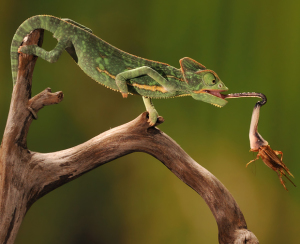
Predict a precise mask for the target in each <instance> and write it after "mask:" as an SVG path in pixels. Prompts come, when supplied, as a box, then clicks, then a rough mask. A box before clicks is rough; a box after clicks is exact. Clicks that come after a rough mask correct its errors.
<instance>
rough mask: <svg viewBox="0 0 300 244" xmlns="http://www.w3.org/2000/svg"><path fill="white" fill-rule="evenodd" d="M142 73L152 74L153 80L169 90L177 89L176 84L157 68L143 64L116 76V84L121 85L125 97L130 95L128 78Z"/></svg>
mask: <svg viewBox="0 0 300 244" xmlns="http://www.w3.org/2000/svg"><path fill="white" fill-rule="evenodd" d="M142 75H148V76H150V77H151V78H152V79H153V80H155V81H156V82H157V83H159V84H160V85H162V86H163V87H164V88H165V89H166V90H167V91H168V92H172V91H175V89H176V86H175V85H174V84H172V83H170V82H169V81H167V80H166V79H165V78H164V77H162V76H161V75H160V74H159V73H158V72H157V71H156V70H154V69H152V68H150V67H148V66H142V67H139V68H136V69H131V70H127V71H124V72H122V73H120V74H118V75H117V76H116V84H117V86H118V87H119V89H120V91H121V93H122V96H123V97H124V98H126V97H127V96H128V86H127V83H126V80H129V79H133V78H136V77H139V76H142Z"/></svg>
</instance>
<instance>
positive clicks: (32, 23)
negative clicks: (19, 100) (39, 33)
mask: <svg viewBox="0 0 300 244" xmlns="http://www.w3.org/2000/svg"><path fill="white" fill-rule="evenodd" d="M60 22H61V19H59V18H57V17H54V16H50V15H37V16H33V17H31V18H29V19H27V20H25V21H24V22H23V23H22V24H21V25H20V27H19V28H18V29H17V31H16V33H15V35H14V37H13V39H12V42H11V49H10V59H11V71H12V78H13V85H15V84H16V81H17V74H18V65H19V55H18V48H19V46H20V45H21V43H22V41H23V39H24V37H25V36H26V35H28V34H29V33H30V32H31V31H33V30H35V29H45V30H48V31H50V32H52V33H54V32H55V31H56V29H57V28H58V25H59V23H60Z"/></svg>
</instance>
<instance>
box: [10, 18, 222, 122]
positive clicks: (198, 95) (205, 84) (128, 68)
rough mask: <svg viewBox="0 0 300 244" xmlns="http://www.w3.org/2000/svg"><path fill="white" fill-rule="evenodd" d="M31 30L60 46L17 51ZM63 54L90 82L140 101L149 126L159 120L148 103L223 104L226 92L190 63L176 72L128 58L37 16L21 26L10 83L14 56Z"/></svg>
mask: <svg viewBox="0 0 300 244" xmlns="http://www.w3.org/2000/svg"><path fill="white" fill-rule="evenodd" d="M35 29H45V30H47V31H50V32H52V33H53V36H54V38H56V39H57V40H58V43H57V45H56V47H55V48H54V49H53V50H51V51H49V52H48V51H46V50H44V49H43V48H41V47H38V46H37V45H31V46H22V47H20V45H21V43H22V41H23V38H24V37H25V36H26V35H27V34H29V33H30V32H31V31H33V30H35ZM64 50H66V51H67V52H68V53H69V54H70V55H71V57H72V58H73V59H74V61H75V62H76V63H77V64H78V65H79V67H80V68H81V69H82V70H83V71H84V72H85V73H86V74H87V75H88V76H90V77H91V78H92V79H94V80H95V81H97V82H99V83H101V84H102V85H104V86H105V87H107V88H110V89H112V90H114V91H118V92H121V93H122V95H123V97H127V95H128V94H137V95H141V96H142V97H143V100H144V103H145V106H146V109H147V111H148V112H149V123H150V125H154V124H155V123H156V119H157V116H158V113H157V111H156V110H155V108H154V106H153V104H152V101H151V99H152V98H172V97H180V96H192V97H193V98H194V99H196V100H201V101H204V102H207V103H210V104H213V105H215V106H218V107H222V106H224V105H225V104H226V103H227V101H225V100H224V95H222V94H221V93H220V92H223V91H226V90H228V88H227V87H226V86H225V85H224V83H223V82H222V81H221V80H220V79H219V77H218V75H217V74H216V73H215V72H214V71H212V70H208V69H206V68H205V66H203V65H202V64H200V63H198V62H196V61H195V60H193V59H191V58H182V59H181V60H180V66H181V68H180V69H177V68H175V67H172V66H170V65H168V64H165V63H161V62H156V61H152V60H147V59H144V58H141V57H137V56H134V55H132V54H129V53H126V52H124V51H122V50H120V49H118V48H116V47H114V46H112V45H110V44H109V43H107V42H105V41H103V40H102V39H100V38H99V37H97V36H95V35H94V34H93V33H92V31H91V30H90V29H89V28H87V27H85V26H83V25H81V24H79V23H77V22H75V21H73V20H70V19H60V18H57V17H54V16H49V15H38V16H34V17H31V18H29V19H27V20H26V21H24V22H23V23H22V24H21V25H20V27H19V28H18V29H17V31H16V33H15V35H14V37H13V40H12V44H11V66H12V77H13V83H14V84H15V83H16V80H17V72H18V53H26V54H30V55H36V56H38V57H41V58H42V59H44V60H46V61H48V62H51V63H52V62H56V61H57V60H58V58H59V57H60V55H61V54H62V52H63V51H64Z"/></svg>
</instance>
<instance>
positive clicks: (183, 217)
mask: <svg viewBox="0 0 300 244" xmlns="http://www.w3.org/2000/svg"><path fill="white" fill-rule="evenodd" d="M299 13H300V2H299V1H289V0H287V1H279V0H277V1H274V0H273V1H271V0H262V1H258V0H251V1H250V0H245V1H239V0H226V1H225V0H206V1H204V0H186V1H174V0H151V1H141V0H126V1H124V0H115V1H114V0H110V1H109V0H99V1H95V0H85V1H79V0H73V1H65V0H59V1H58V0H52V1H36V0H34V1H30V0H29V1H26V3H25V2H22V1H16V0H1V2H0V33H1V40H0V42H1V49H0V57H1V58H0V74H1V82H0V129H1V133H2V132H3V130H4V127H5V123H6V118H7V113H8V109H9V104H10V97H11V92H12V81H11V73H10V58H9V50H10V42H11V39H12V36H13V34H14V32H15V30H16V29H17V28H18V26H19V25H20V24H21V23H22V22H23V21H24V20H25V19H27V18H28V17H31V16H33V15H37V14H49V15H54V16H58V17H64V18H70V19H74V20H75V21H77V22H79V23H82V24H84V25H86V26H88V27H90V28H91V29H92V30H93V31H94V33H95V34H96V35H97V36H99V37H101V38H102V39H104V40H106V41H107V42H109V43H111V44H113V45H114V46H117V47H118V48H120V49H123V50H125V51H127V52H130V53H132V54H135V55H138V56H142V57H145V58H148V59H152V60H158V61H161V62H165V63H169V64H171V65H173V66H176V67H179V63H178V60H179V59H180V58H182V57H191V58H193V59H196V60H197V61H199V62H200V63H202V64H204V65H205V66H206V67H208V68H209V69H212V70H214V71H216V72H217V73H218V75H219V76H220V78H221V79H222V81H224V82H225V84H226V85H227V86H228V87H229V88H230V92H246V91H249V92H252V91H255V92H263V93H265V94H266V95H267V97H268V103H267V105H266V106H264V107H263V108H262V109H261V121H260V124H259V132H260V133H261V134H262V135H263V137H264V138H265V139H266V140H268V141H269V143H270V145H271V146H272V148H273V149H277V150H282V151H283V152H284V162H285V163H286V165H287V166H288V167H289V168H290V170H291V172H292V173H293V174H294V175H295V177H296V178H295V183H296V185H299V186H300V181H299V179H300V164H299V159H298V157H299V141H300V139H299V135H300V127H299V115H300V111H299V106H298V105H297V104H298V103H299V88H300V82H299V80H298V77H299V75H298V72H299V65H300V14H299ZM55 43H56V42H55V40H54V39H53V38H52V37H51V35H50V34H49V33H46V35H45V40H44V47H45V48H46V49H48V50H50V49H51V48H52V47H53V46H54V45H55ZM46 87H51V88H52V90H53V91H58V90H61V91H63V92H64V94H65V98H64V101H63V102H62V103H61V104H59V105H55V106H51V107H46V108H44V109H43V110H42V111H40V112H39V119H38V120H37V121H35V122H34V123H33V124H32V126H31V129H30V133H29V138H28V140H29V141H28V146H29V148H30V150H33V151H40V152H50V151H57V150H62V149H65V148H69V147H72V146H75V145H77V144H79V143H82V142H84V141H86V140H88V139H90V138H91V137H93V136H95V135H97V134H99V133H101V132H103V131H105V130H107V129H109V128H111V127H115V126H118V125H120V124H123V123H125V122H127V121H129V120H132V119H134V118H135V117H136V116H138V115H139V114H140V113H141V112H143V111H144V105H143V103H142V99H141V98H140V97H138V96H130V97H129V98H128V99H126V100H125V99H123V98H122V97H121V95H120V94H118V93H115V92H113V91H111V90H108V89H106V88H104V87H102V86H100V85H98V84H97V83H95V82H94V81H92V80H91V79H90V78H89V77H87V76H86V75H85V74H84V73H83V72H82V71H81V70H80V69H79V68H78V67H77V66H76V65H75V63H74V62H73V61H72V59H71V58H70V57H68V55H67V54H66V53H65V54H63V56H62V57H61V58H60V59H59V61H58V62H57V63H55V64H50V63H47V62H45V61H43V60H41V59H39V60H38V62H37V65H36V68H35V72H34V78H33V94H36V93H38V92H40V91H41V90H43V89H45V88H46ZM256 101H257V100H256V99H252V98H249V99H233V100H230V101H229V103H228V104H227V105H226V106H225V107H224V108H222V109H219V108H216V107H213V106H211V105H209V104H205V103H202V102H198V101H195V100H193V99H192V98H190V97H185V98H180V99H179V98H178V99H169V100H157V101H154V103H155V105H156V108H157V110H158V111H159V113H160V115H162V116H163V117H164V118H165V123H164V124H162V125H161V126H160V128H161V129H162V130H163V131H165V132H166V133H167V134H169V135H170V136H171V137H173V138H174V139H175V140H176V141H177V142H178V143H179V144H180V145H181V146H182V148H184V149H185V150H186V152H187V153H188V154H189V155H191V157H192V158H194V159H195V160H196V161H197V162H198V163H200V164H201V165H202V166H204V167H205V168H207V169H208V170H209V171H211V172H212V173H213V174H214V175H215V176H216V177H218V178H219V179H220V180H221V181H222V183H223V184H224V185H225V186H226V187H227V188H228V189H229V191H230V192H231V193H232V194H233V196H234V197H235V199H236V201H237V202H238V204H239V206H240V207H241V209H242V211H243V213H244V215H245V218H246V220H247V224H248V228H249V229H250V230H251V231H253V232H254V233H255V235H256V236H257V237H258V239H259V240H260V242H261V243H297V241H296V240H299V219H300V208H299V206H300V194H299V189H298V188H294V187H293V186H292V185H291V184H289V183H287V186H288V188H289V190H290V191H289V192H286V191H285V190H284V189H283V187H282V186H281V185H280V183H279V180H278V178H277V175H276V174H275V172H272V171H271V170H270V169H269V168H267V167H266V166H265V165H264V164H263V163H262V161H261V160H259V161H257V162H256V163H254V164H252V165H251V166H249V167H248V168H247V169H246V168H245V165H246V163H247V162H249V161H250V160H251V159H253V158H254V157H255V154H253V153H249V141H248V130H249V124H250V118H251V113H252V108H253V106H254V104H255V102H256ZM16 243H17V244H19V243H22V244H24V243H25V244H26V243H44V244H48V243H49V244H50V243H72V244H73V243H106V244H108V243H124V244H129V243H130V244H131V243H144V244H148V243H149V244H150V243H151V244H153V243H157V244H158V243H162V244H167V243H172V244H177V243H178V244H182V243H190V244H191V243H217V226H216V223H215V221H214V218H213V216H212V214H211V213H210V210H209V209H208V207H207V206H206V204H205V203H204V201H203V200H202V199H201V197H200V196H199V195H197V194H196V193H195V192H194V191H193V190H192V189H190V188H189V187H188V186H186V185H184V184H183V183H182V182H181V181H180V180H178V179H177V178H176V177H175V176H174V175H172V174H171V173H170V172H169V171H168V170H167V168H165V167H164V166H163V165H162V164H161V163H160V162H158V161H157V160H156V159H155V158H152V157H151V156H149V155H146V154H142V153H134V154H131V155H128V156H126V157H123V158H120V159H118V160H116V161H114V162H111V163H109V164H107V165H105V166H102V167H100V168H98V169H96V170H94V171H92V172H90V173H88V174H86V175H84V176H82V177H80V178H79V179H76V180H75V181H73V182H70V183H68V184H67V185H65V186H63V187H60V188H59V189H57V190H55V191H54V192H52V193H50V194H48V195H46V196H45V197H43V198H42V199H40V200H39V201H38V202H36V203H35V204H34V205H33V206H32V208H31V209H30V210H29V212H28V214H27V215H26V217H25V220H24V222H23V224H22V226H21V229H20V232H19V235H18V237H17V241H16Z"/></svg>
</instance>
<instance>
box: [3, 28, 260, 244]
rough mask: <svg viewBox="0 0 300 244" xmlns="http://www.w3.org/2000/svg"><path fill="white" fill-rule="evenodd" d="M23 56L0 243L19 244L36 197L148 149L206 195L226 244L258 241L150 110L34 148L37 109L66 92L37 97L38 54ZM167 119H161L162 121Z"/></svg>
mask: <svg viewBox="0 0 300 244" xmlns="http://www.w3.org/2000/svg"><path fill="white" fill-rule="evenodd" d="M40 34H41V36H40ZM42 36H43V33H42V31H41V30H36V31H34V32H33V33H32V34H31V35H29V37H27V39H26V41H25V42H24V44H23V45H31V44H34V43H39V45H41V40H42ZM19 58H20V65H19V74H18V80H17V83H16V85H15V87H14V91H13V96H12V101H11V107H10V112H9V116H8V120H7V125H6V129H5V132H4V136H3V140H2V145H1V148H0V184H1V185H0V216H1V218H0V230H1V231H0V243H13V242H14V240H15V237H16V235H17V232H18V230H19V227H20V224H21V222H22V220H23V218H24V216H25V214H26V212H27V211H28V209H29V208H30V206H31V205H32V204H33V203H34V202H35V201H36V200H38V199H39V198H41V197H42V196H44V195H45V194H47V193H48V192H50V191H52V190H54V189H56V188H57V187H59V186H61V185H63V184H65V183H67V182H69V181H71V180H73V179H75V178H77V177H79V176H81V175H82V174H84V173H86V172H88V171H90V170H92V169H94V168H96V167H98V166H101V165H103V164H105V163H108V162H110V161H112V160H114V159H116V158H119V157H122V156H124V155H127V154H130V153H132V152H145V153H148V154H150V155H152V156H153V157H155V158H157V159H158V160H159V161H161V162H162V163H163V164H164V165H165V166H166V167H167V168H168V169H169V170H170V171H171V172H172V173H174V174H175V175H176V176H177V177H178V178H179V179H181V180H182V181H183V182H184V183H186V184H187V185H189V186H190V187H191V188H193V189H194V190H195V191H196V192H197V193H199V194H200V195H201V197H202V198H203V199H204V200H205V202H206V203H207V204H208V206H209V208H210V209H211V211H212V213H213V215H214V217H215V219H216V222H217V224H218V229H219V242H220V243H258V240H257V238H256V237H255V235H254V234H253V233H252V232H250V231H248V230H247V225H246V221H245V219H244V216H243V214H242V212H241V210H240V209H239V207H238V205H237V203H236V202H235V200H234V199H233V197H232V196H231V194H230V193H229V192H228V190H227V189H226V188H225V187H224V186H223V185H222V184H221V182H220V181H219V180H218V179H217V178H216V177H214V176H213V175H212V174H211V173H210V172H209V171H207V170H206V169H204V168H203V167H201V166H200V165H199V164H198V163H196V162H195V161H194V160H193V159H192V158H191V157H190V156H189V155H188V154H187V153H186V152H185V151H184V150H183V149H182V148H181V147H180V146H179V145H178V144H177V143H176V142H175V141H174V140H173V139H172V138H170V137H169V136H168V135H166V134H165V133H163V132H162V131H160V130H159V129H157V128H156V127H150V126H149V124H148V122H147V113H143V114H141V115H140V116H138V117H137V118H136V119H134V120H133V121H131V122H129V123H127V124H124V125H121V126H118V127H116V128H113V129H110V130H108V131H106V132H104V133H102V134H100V135H98V136H96V137H94V138H92V139H90V140H89V141H87V142H85V143H83V144H80V145H78V146H75V147H73V148H70V149H66V150H63V151H59V152H54V153H38V152H32V151H29V150H28V149H27V143H26V137H27V133H28V130H29V126H30V124H31V122H32V119H34V118H37V112H38V111H39V110H40V109H41V108H43V107H44V106H45V105H51V104H55V103H59V102H60V101H61V100H62V98H63V94H62V93H61V92H56V93H51V90H50V88H47V89H46V90H44V91H43V92H41V93H40V94H38V95H36V96H35V97H33V98H31V79H32V73H33V69H34V64H35V61H36V57H32V56H28V55H25V54H20V57H19ZM162 122H163V119H162V118H161V117H160V118H159V120H158V122H157V124H159V123H162Z"/></svg>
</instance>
